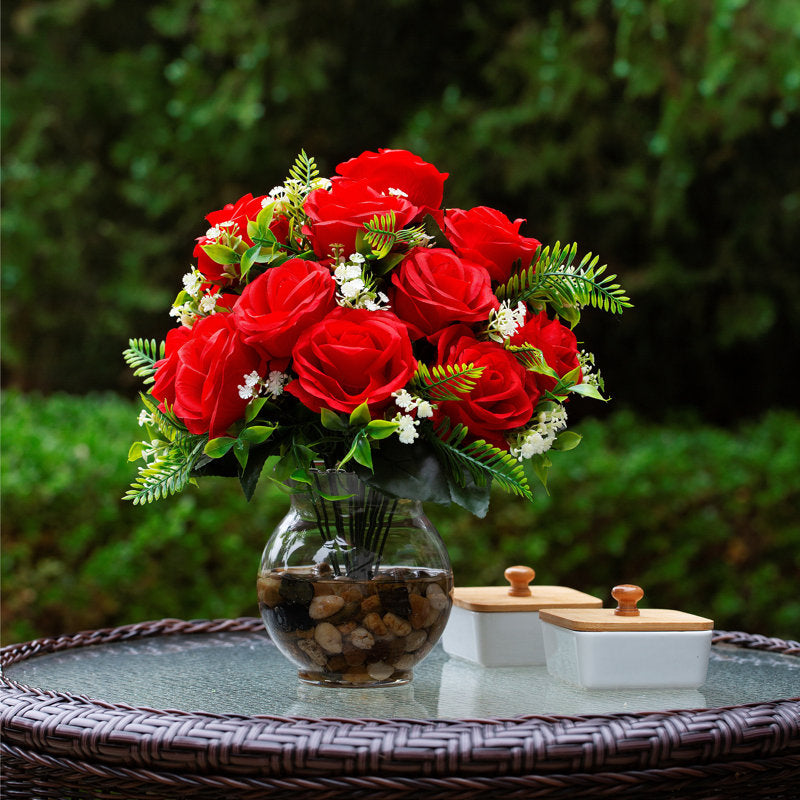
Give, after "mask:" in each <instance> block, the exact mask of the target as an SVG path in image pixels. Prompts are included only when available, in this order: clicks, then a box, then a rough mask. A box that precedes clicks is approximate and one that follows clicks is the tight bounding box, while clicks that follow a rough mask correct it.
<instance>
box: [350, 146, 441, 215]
mask: <svg viewBox="0 0 800 800" xmlns="http://www.w3.org/2000/svg"><path fill="white" fill-rule="evenodd" d="M336 172H337V173H338V174H339V175H342V176H343V177H345V178H353V179H355V180H361V179H364V180H366V181H367V182H368V183H369V185H370V186H372V188H373V189H377V190H378V191H379V192H381V193H385V194H388V193H389V191H390V190H391V189H395V190H400V191H401V192H403V193H404V194H405V195H406V197H407V198H408V201H409V202H410V203H413V204H414V205H415V206H419V207H421V208H422V209H423V213H428V212H434V211H436V210H437V209H439V208H440V206H441V205H442V196H443V194H444V182H445V181H446V180H447V177H448V174H447V173H446V172H439V170H438V169H436V167H434V166H433V164H429V163H428V162H427V161H423V160H422V159H421V158H420V157H419V156H415V155H414V154H413V153H409V152H408V150H387V149H383V148H382V149H380V150H378V152H377V153H374V152H372V151H369V150H367V151H365V152H363V153H362V154H361V155H360V156H358V158H351V159H350V160H349V161H345V162H344V163H342V164H339V166H338V167H336Z"/></svg>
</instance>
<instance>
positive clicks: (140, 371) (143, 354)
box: [122, 339, 164, 384]
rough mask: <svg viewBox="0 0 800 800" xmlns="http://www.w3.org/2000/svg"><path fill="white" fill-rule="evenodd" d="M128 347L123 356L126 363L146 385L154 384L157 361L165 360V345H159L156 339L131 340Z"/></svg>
mask: <svg viewBox="0 0 800 800" xmlns="http://www.w3.org/2000/svg"><path fill="white" fill-rule="evenodd" d="M128 345H129V346H128V349H127V350H125V352H124V353H123V354H122V357H123V358H124V360H125V363H126V364H127V365H128V366H129V367H130V368H131V369H132V370H133V374H134V375H135V376H136V377H137V378H142V382H143V383H144V384H149V383H153V381H154V380H155V377H154V376H155V374H156V361H158V359H159V358H164V343H163V342H162V343H161V344H157V343H156V340H155V339H150V340H149V341H148V340H147V339H131V340H130V341H129V342H128Z"/></svg>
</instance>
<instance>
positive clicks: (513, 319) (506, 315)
mask: <svg viewBox="0 0 800 800" xmlns="http://www.w3.org/2000/svg"><path fill="white" fill-rule="evenodd" d="M526 314H527V308H526V306H525V304H524V303H522V302H519V303H517V307H516V308H511V305H510V303H508V301H504V302H502V303H500V308H498V309H497V310H494V309H493V310H492V311H491V313H490V314H489V325H488V330H487V332H488V334H489V338H490V339H492V340H493V341H495V342H501V343H502V342H504V341H506V340H507V339H510V338H511V337H512V336H513V335H514V334H515V333H516V332H517V331H518V330H519V329H520V328H521V327H522V326H523V325H524V324H525V315H526Z"/></svg>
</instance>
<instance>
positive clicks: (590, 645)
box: [541, 584, 714, 689]
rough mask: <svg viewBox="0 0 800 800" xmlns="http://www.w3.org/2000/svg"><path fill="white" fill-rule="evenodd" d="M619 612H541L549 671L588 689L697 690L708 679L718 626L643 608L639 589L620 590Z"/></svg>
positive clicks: (616, 592) (614, 593)
mask: <svg viewBox="0 0 800 800" xmlns="http://www.w3.org/2000/svg"><path fill="white" fill-rule="evenodd" d="M611 593H612V596H613V597H614V599H615V600H617V602H618V604H619V605H618V606H617V608H616V609H612V608H587V609H578V608H570V609H551V610H547V611H542V613H541V619H542V632H543V635H544V647H545V653H546V657H547V670H548V672H549V673H550V674H551V675H552V676H553V677H555V678H559V679H560V680H563V681H566V682H567V683H571V684H574V685H576V686H580V687H583V688H585V689H633V688H640V689H645V688H659V689H665V688H676V689H677V688H681V689H693V688H697V687H698V686H701V685H702V684H703V683H704V682H705V679H706V671H707V668H708V657H709V653H710V650H711V629H712V628H713V625H714V623H713V621H712V620H710V619H707V618H705V617H698V616H695V615H694V614H687V613H685V612H683V611H673V610H671V609H663V608H643V609H639V608H637V607H636V604H637V603H638V601H639V600H640V599H641V597H642V596H643V594H644V593H643V591H642V589H641V588H640V587H638V586H633V585H631V584H622V585H620V586H615V587H614V589H613V590H612V592H611Z"/></svg>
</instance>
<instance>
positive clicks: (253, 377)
mask: <svg viewBox="0 0 800 800" xmlns="http://www.w3.org/2000/svg"><path fill="white" fill-rule="evenodd" d="M260 380H261V376H260V375H259V374H258V373H257V372H256V371H255V370H253V371H252V372H251V373H250V374H249V375H245V376H244V385H245V386H250V387H251V388H252V387H253V386H255V385H256V384H258V383H259V381H260Z"/></svg>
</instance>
